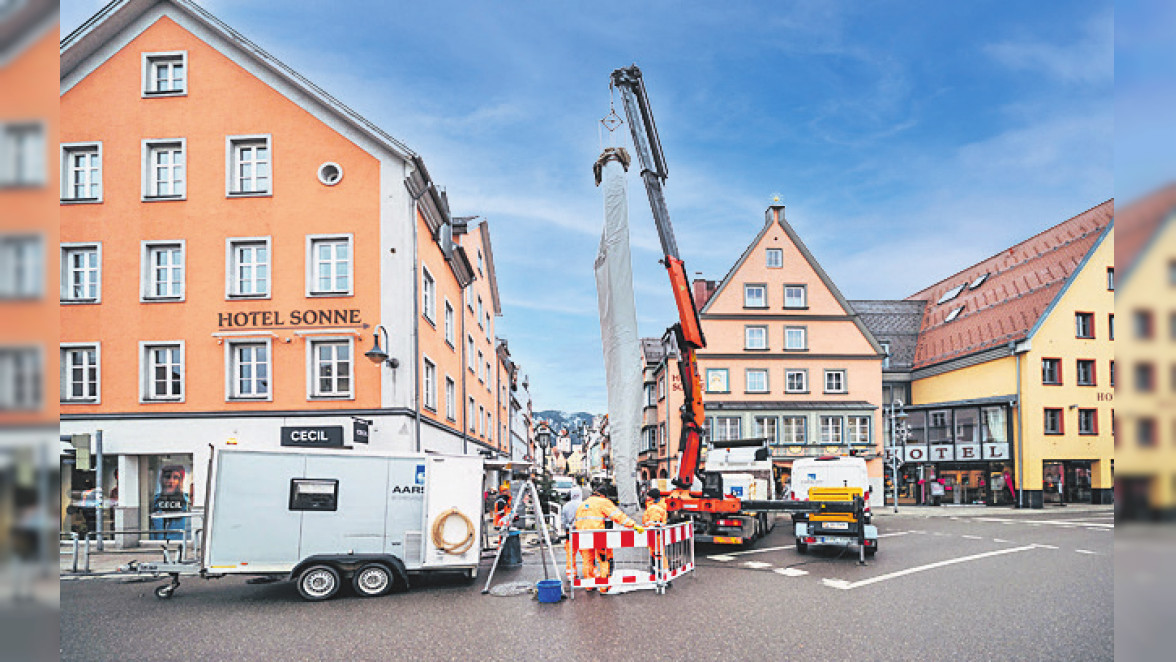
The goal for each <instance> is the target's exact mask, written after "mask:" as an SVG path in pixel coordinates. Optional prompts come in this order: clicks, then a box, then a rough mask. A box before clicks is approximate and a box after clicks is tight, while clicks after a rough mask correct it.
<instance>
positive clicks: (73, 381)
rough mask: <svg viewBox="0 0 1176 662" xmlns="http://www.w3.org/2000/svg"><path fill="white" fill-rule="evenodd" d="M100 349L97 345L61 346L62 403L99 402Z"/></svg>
mask: <svg viewBox="0 0 1176 662" xmlns="http://www.w3.org/2000/svg"><path fill="white" fill-rule="evenodd" d="M98 359H99V347H98V345H97V344H77V345H73V344H71V345H62V346H61V402H62V403H67V402H87V403H97V402H98V393H99V390H98V386H99V384H100V381H99V376H100V373H99V363H98Z"/></svg>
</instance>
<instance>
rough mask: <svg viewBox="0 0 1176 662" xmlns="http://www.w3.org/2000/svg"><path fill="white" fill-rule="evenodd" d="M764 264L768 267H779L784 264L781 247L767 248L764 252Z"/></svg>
mask: <svg viewBox="0 0 1176 662" xmlns="http://www.w3.org/2000/svg"><path fill="white" fill-rule="evenodd" d="M764 265H765V266H767V267H768V268H769V269H779V268H780V267H783V266H784V250H783V249H781V248H769V249H767V251H766V252H765V253H764Z"/></svg>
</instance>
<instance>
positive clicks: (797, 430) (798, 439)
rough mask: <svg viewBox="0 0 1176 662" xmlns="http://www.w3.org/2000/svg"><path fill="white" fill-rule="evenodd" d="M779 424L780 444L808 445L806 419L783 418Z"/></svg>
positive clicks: (795, 417) (801, 417)
mask: <svg viewBox="0 0 1176 662" xmlns="http://www.w3.org/2000/svg"><path fill="white" fill-rule="evenodd" d="M781 424H782V425H781V433H782V434H781V437H780V441H781V442H783V443H785V444H807V443H808V429H807V428H808V419H807V418H805V417H804V416H785V417H784V418H783V420H782V421H781Z"/></svg>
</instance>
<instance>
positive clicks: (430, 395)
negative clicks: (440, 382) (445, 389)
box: [422, 358, 437, 412]
mask: <svg viewBox="0 0 1176 662" xmlns="http://www.w3.org/2000/svg"><path fill="white" fill-rule="evenodd" d="M424 372H425V374H424V382H425V383H424V385H423V386H422V390H424V392H425V409H428V410H429V411H431V412H436V411H437V366H436V365H434V364H433V362H432V361H430V360H429V359H428V358H426V359H425V371H424Z"/></svg>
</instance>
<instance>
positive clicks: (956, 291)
mask: <svg viewBox="0 0 1176 662" xmlns="http://www.w3.org/2000/svg"><path fill="white" fill-rule="evenodd" d="M965 285H967V283H960V284H959V285H956V286H955V287H953V288H951V289H950V290H948V291H946V292H944V293H943V296H941V297H939V301H936V302H935V303H936V304H940V303H947V302H948V301H951V300H952V299H954V298H956V297H958V296H959V295H960V292H963V291H964V286H965Z"/></svg>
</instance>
